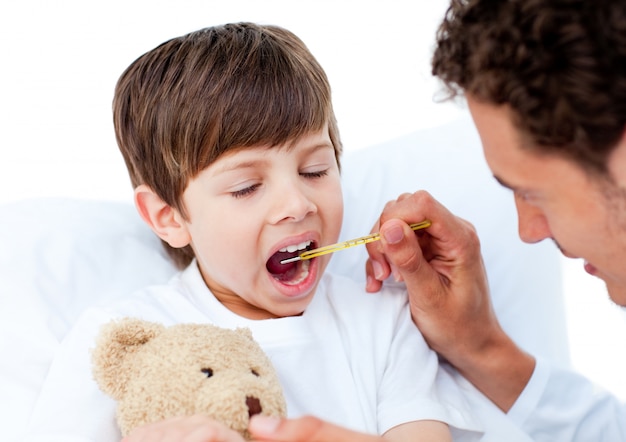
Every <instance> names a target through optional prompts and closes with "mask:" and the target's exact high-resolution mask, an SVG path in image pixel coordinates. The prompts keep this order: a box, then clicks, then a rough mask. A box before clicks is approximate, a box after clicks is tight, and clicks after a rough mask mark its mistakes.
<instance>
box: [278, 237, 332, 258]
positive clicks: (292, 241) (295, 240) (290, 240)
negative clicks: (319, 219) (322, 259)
mask: <svg viewBox="0 0 626 442" xmlns="http://www.w3.org/2000/svg"><path fill="white" fill-rule="evenodd" d="M319 237H320V235H319V233H318V232H315V231H312V230H310V231H308V232H304V233H301V234H299V235H293V236H288V237H286V238H283V239H281V240H280V241H279V242H277V243H276V244H274V246H272V248H271V249H270V253H269V256H270V257H271V256H273V255H274V254H275V253H276V252H278V251H279V250H280V249H282V248H284V247H287V246H292V245H298V244H300V243H303V242H305V241H312V242H313V243H314V244H319V241H320V240H319ZM268 259H269V258H268Z"/></svg>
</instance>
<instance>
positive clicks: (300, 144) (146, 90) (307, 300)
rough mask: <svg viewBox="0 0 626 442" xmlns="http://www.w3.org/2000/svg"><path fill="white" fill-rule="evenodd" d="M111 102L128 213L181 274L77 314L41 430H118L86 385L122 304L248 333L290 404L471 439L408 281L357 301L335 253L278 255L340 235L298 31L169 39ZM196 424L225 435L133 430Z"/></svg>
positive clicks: (321, 125) (102, 434) (301, 410)
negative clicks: (332, 267)
mask: <svg viewBox="0 0 626 442" xmlns="http://www.w3.org/2000/svg"><path fill="white" fill-rule="evenodd" d="M113 108H114V123H115V129H116V136H117V140H118V144H119V147H120V150H121V151H122V154H123V156H124V160H125V162H126V165H127V167H128V170H129V173H130V177H131V181H132V184H133V187H134V189H135V204H136V206H137V209H138V211H139V213H140V215H141V217H142V219H143V220H144V221H145V222H146V223H147V224H148V225H149V226H150V227H151V228H152V230H153V231H154V232H155V233H156V234H157V235H158V236H159V237H160V238H161V239H162V241H163V242H164V244H165V246H166V248H167V250H168V253H170V255H171V256H172V258H173V259H174V261H175V262H176V263H177V264H178V265H179V267H180V268H181V273H180V274H179V275H177V276H176V277H175V278H174V279H173V280H172V281H171V282H170V283H169V284H167V285H165V286H158V287H149V288H146V289H144V290H142V291H140V292H138V293H136V294H134V295H133V296H131V297H129V298H127V299H125V300H123V301H118V302H117V303H116V304H114V305H111V306H108V307H105V308H98V309H95V308H94V309H91V310H89V311H87V312H85V314H84V315H83V317H82V318H81V319H80V320H79V321H78V323H77V325H76V326H75V329H74V330H73V331H72V332H71V333H70V335H69V336H68V338H67V339H66V341H65V342H64V344H63V346H62V348H61V349H60V351H59V354H58V357H57V358H56V359H55V362H54V363H53V366H52V368H51V370H50V374H49V377H48V379H47V381H46V386H45V387H44V389H43V391H42V396H41V398H40V400H39V403H38V407H37V409H36V411H35V415H34V417H33V422H32V426H31V436H32V438H33V439H35V438H36V439H37V440H42V439H45V436H48V435H50V434H54V435H55V436H56V437H62V438H65V439H66V440H70V439H71V440H118V439H119V434H118V433H117V429H116V427H115V424H114V409H115V405H114V403H113V401H112V400H110V399H109V398H107V397H106V396H104V395H103V394H102V393H101V392H100V391H99V390H98V388H97V386H96V384H95V383H94V382H93V381H92V380H91V367H90V365H89V348H90V347H92V346H93V343H94V338H95V335H96V334H97V332H98V329H99V327H100V325H102V324H103V323H105V322H108V321H110V320H111V319H114V318H119V317H123V316H136V317H141V318H143V319H146V320H151V321H155V322H160V323H163V324H165V325H170V324H174V323H179V322H210V323H214V324H216V325H219V326H222V327H228V328H234V327H248V328H250V329H251V330H252V331H253V334H254V337H255V339H256V340H257V341H258V342H259V343H260V344H261V346H262V347H263V349H264V350H265V351H266V353H267V354H268V355H269V356H270V359H271V360H272V362H273V363H274V365H275V367H276V370H277V372H278V374H279V377H280V379H281V383H282V385H283V388H284V391H285V396H286V399H287V408H288V412H289V415H290V416H299V415H303V414H313V415H316V416H320V417H322V418H324V419H327V420H330V421H333V422H336V423H341V424H342V425H345V426H347V427H349V428H352V429H355V430H359V431H363V432H368V433H373V434H384V437H385V438H386V439H388V440H395V441H405V440H407V441H408V440H412V441H413V440H415V441H421V440H444V441H445V440H451V434H452V433H454V434H457V435H459V437H466V438H467V439H471V438H473V437H476V436H478V435H479V433H478V431H479V430H480V428H479V426H478V424H477V423H476V422H475V420H474V418H473V417H472V416H471V413H469V411H468V409H469V407H468V406H467V403H466V402H465V398H464V397H463V395H462V394H461V392H460V389H458V388H457V385H456V384H455V382H454V380H453V379H452V377H451V376H449V375H448V373H447V372H445V371H442V370H441V369H439V367H438V361H437V357H436V355H435V354H434V353H433V352H432V351H430V350H429V349H428V347H427V346H426V345H425V343H424V342H423V340H422V338H421V335H420V334H419V332H418V331H417V330H416V328H415V327H414V326H413V324H412V322H411V318H410V314H409V312H408V308H407V305H406V296H405V293H404V292H401V291H392V290H391V289H390V290H388V291H387V292H386V293H385V294H384V295H383V296H375V297H374V296H371V297H367V296H364V295H363V290H362V289H361V288H360V287H359V286H358V285H357V284H356V283H354V282H352V281H350V280H347V279H342V278H338V277H333V276H331V275H323V273H324V269H325V267H326V265H327V264H328V261H329V259H330V256H329V255H327V256H323V257H319V258H314V259H312V260H309V261H302V262H299V263H294V264H287V265H283V264H281V261H282V260H284V259H285V258H288V257H291V256H294V255H296V254H297V253H298V252H299V251H301V250H303V249H306V248H314V247H318V246H322V245H327V244H331V243H334V242H336V241H337V239H338V236H339V231H340V228H341V223H342V216H343V202H342V196H341V186H340V175H339V155H340V153H341V143H340V140H339V134H338V131H337V125H336V122H335V117H334V114H333V109H332V105H331V97H330V87H329V85H328V81H327V78H326V76H325V74H324V71H323V70H322V69H321V67H320V66H319V64H318V63H317V62H316V60H315V59H314V58H313V56H312V55H311V54H310V53H309V51H308V50H307V49H306V47H305V46H304V44H303V43H302V42H301V41H300V40H299V39H298V38H297V37H296V36H294V35H293V34H292V33H290V32H288V31H286V30H284V29H281V28H278V27H273V26H258V25H254V24H251V23H239V24H229V25H224V26H218V27H213V28H207V29H204V30H201V31H198V32H194V33H191V34H188V35H186V36H183V37H180V38H174V39H172V40H170V41H167V42H165V43H163V44H162V45H160V46H158V47H157V48H155V49H154V50H152V51H149V52H148V53H146V54H144V55H143V56H141V57H140V58H138V59H137V60H136V61H135V62H134V63H132V64H131V66H130V67H129V68H128V69H127V70H126V71H125V72H124V73H123V75H122V76H121V78H120V80H119V82H118V84H117V87H116V91H115V99H114V104H113ZM314 295H315V296H314ZM357 302H358V305H359V311H358V312H357V313H356V314H355V313H353V310H354V305H355V303H357ZM404 346H407V348H410V349H411V351H410V352H405V351H404ZM417 347H420V348H421V349H422V350H421V351H419V352H415V351H414V349H415V348H417ZM415 367H420V368H419V370H418V371H417V372H416V371H415ZM59 403H62V404H64V405H63V408H61V409H60V408H59ZM85 410H89V412H88V413H85ZM205 429H207V431H208V432H207V433H206V436H205V437H204V439H202V440H218V439H217V436H215V435H214V434H215V433H214V432H215V431H217V430H220V431H222V430H223V428H222V427H221V426H220V425H219V424H217V423H215V422H211V421H210V420H209V419H207V418H203V417H201V416H195V417H180V418H177V419H171V420H167V421H164V422H159V423H156V424H154V425H148V426H146V427H144V428H142V429H139V430H138V431H137V433H136V434H135V436H132V435H131V437H130V439H129V440H152V437H153V436H155V435H156V434H158V435H159V437H160V439H159V440H169V439H168V438H170V439H171V440H180V439H181V438H182V436H181V434H186V433H185V432H187V431H189V432H193V433H195V434H198V433H201V434H204V433H202V431H204V430H205ZM227 434H228V436H227V440H240V438H239V437H238V436H237V435H236V434H234V433H230V432H227ZM211 435H213V436H211ZM42 436H43V437H42ZM212 437H215V439H212ZM135 438H136V439H135ZM219 440H223V439H219Z"/></svg>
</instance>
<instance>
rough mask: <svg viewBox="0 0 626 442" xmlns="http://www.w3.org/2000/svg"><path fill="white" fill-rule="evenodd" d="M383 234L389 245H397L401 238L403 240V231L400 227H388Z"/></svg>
mask: <svg viewBox="0 0 626 442" xmlns="http://www.w3.org/2000/svg"><path fill="white" fill-rule="evenodd" d="M383 234H384V235H385V240H386V241H387V242H388V243H389V244H397V243H399V242H400V241H402V238H404V231H403V230H402V227H400V226H393V227H390V228H389V229H387V230H385V232H384V233H383Z"/></svg>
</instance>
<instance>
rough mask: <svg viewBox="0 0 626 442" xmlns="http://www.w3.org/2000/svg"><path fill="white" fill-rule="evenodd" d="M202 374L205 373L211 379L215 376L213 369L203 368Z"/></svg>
mask: <svg viewBox="0 0 626 442" xmlns="http://www.w3.org/2000/svg"><path fill="white" fill-rule="evenodd" d="M200 371H201V372H202V373H204V374H205V375H206V377H207V378H210V377H211V376H213V369H211V368H203V369H202V370H200Z"/></svg>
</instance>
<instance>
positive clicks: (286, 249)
mask: <svg viewBox="0 0 626 442" xmlns="http://www.w3.org/2000/svg"><path fill="white" fill-rule="evenodd" d="M310 245H311V241H304V242H301V243H300V244H292V245H290V246H287V247H283V248H282V249H280V250H279V252H289V253H293V252H296V251H298V250H304V249H306V248H307V247H308V246H310Z"/></svg>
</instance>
